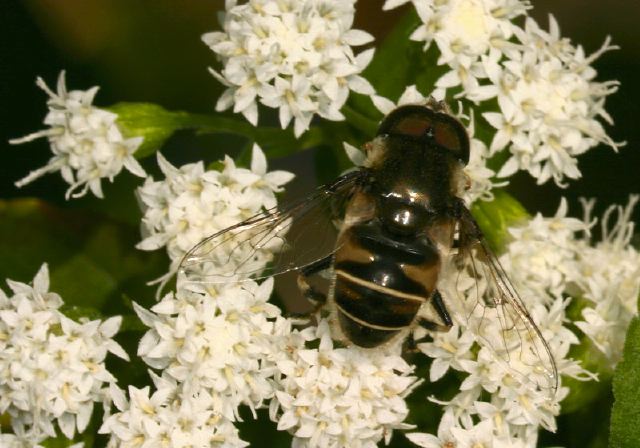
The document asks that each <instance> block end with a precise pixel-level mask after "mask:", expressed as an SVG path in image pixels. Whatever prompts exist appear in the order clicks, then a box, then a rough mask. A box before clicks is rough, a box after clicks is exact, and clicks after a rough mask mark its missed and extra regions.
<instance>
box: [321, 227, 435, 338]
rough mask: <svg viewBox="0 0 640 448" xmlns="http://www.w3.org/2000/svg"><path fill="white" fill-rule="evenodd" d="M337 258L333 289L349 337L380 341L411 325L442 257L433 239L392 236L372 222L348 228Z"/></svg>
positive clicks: (343, 329) (342, 326)
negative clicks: (405, 238) (405, 239)
mask: <svg viewBox="0 0 640 448" xmlns="http://www.w3.org/2000/svg"><path fill="white" fill-rule="evenodd" d="M339 246H340V249H339V250H338V251H337V252H336V258H335V275H336V280H335V288H334V292H333V297H334V303H335V305H336V308H337V311H338V316H339V321H340V326H341V328H342V331H343V332H344V333H345V336H346V337H347V338H348V339H349V340H350V341H351V342H353V343H354V344H356V345H359V346H362V347H375V346H377V345H380V344H382V343H384V342H386V341H388V340H389V339H391V338H392V337H393V336H395V335H396V334H397V333H398V332H399V331H400V330H402V329H404V328H407V327H408V326H409V325H411V323H412V322H413V320H414V319H415V317H416V314H417V313H418V310H419V309H420V307H421V306H422V304H423V303H424V302H425V301H426V300H428V299H429V297H430V296H431V294H432V293H433V291H434V289H435V287H436V282H437V278H438V273H439V271H440V256H439V254H438V251H437V249H436V248H435V247H434V245H433V244H432V243H431V241H430V240H429V239H428V237H426V236H423V237H421V238H415V237H414V238H410V239H408V240H407V241H403V240H402V239H398V238H395V239H394V238H393V237H390V236H389V235H388V234H386V232H384V231H383V230H382V229H381V226H380V224H379V221H377V220H372V221H370V222H368V223H365V224H359V225H356V226H353V227H351V228H349V229H347V230H346V231H345V232H344V233H343V234H342V235H341V237H340V241H339Z"/></svg>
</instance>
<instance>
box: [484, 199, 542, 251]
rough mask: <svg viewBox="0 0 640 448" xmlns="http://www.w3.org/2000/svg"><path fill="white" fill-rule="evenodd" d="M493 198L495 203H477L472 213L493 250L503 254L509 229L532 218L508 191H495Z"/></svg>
mask: <svg viewBox="0 0 640 448" xmlns="http://www.w3.org/2000/svg"><path fill="white" fill-rule="evenodd" d="M493 196H494V199H493V201H476V202H475V203H474V204H473V206H472V207H471V213H472V214H473V217H474V218H475V219H476V221H477V223H478V225H479V226H480V229H482V232H483V233H484V236H485V238H486V240H487V242H488V243H489V245H490V246H491V248H492V249H493V250H494V251H496V252H501V251H502V250H503V249H504V246H505V245H506V244H507V243H508V241H509V232H508V229H509V227H512V226H515V225H518V224H520V223H522V222H523V221H526V220H527V219H529V218H530V217H531V216H530V215H529V213H528V212H527V210H526V209H525V208H524V207H523V206H522V204H520V202H518V201H517V200H516V199H515V198H514V197H513V196H511V195H510V194H509V193H507V192H506V191H504V190H495V191H494V192H493Z"/></svg>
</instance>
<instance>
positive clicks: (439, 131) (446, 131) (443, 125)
mask: <svg viewBox="0 0 640 448" xmlns="http://www.w3.org/2000/svg"><path fill="white" fill-rule="evenodd" d="M431 133H432V135H433V141H434V143H435V144H436V145H438V146H439V147H441V148H442V149H445V150H447V151H449V152H451V153H453V155H454V156H455V158H456V159H458V160H460V161H461V162H462V163H463V164H465V165H466V164H467V163H469V136H468V135H467V131H466V130H465V129H464V127H463V126H462V124H460V122H459V121H458V120H456V119H455V118H453V117H451V116H449V115H444V114H439V116H438V121H437V122H436V123H435V125H434V127H433V129H432V130H431Z"/></svg>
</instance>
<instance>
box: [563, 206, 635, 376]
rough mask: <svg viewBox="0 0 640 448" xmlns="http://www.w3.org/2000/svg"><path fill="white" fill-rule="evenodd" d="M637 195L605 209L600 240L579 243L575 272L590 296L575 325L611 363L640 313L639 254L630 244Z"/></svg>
mask: <svg viewBox="0 0 640 448" xmlns="http://www.w3.org/2000/svg"><path fill="white" fill-rule="evenodd" d="M638 199H639V197H638V196H637V195H633V196H631V197H630V199H629V202H628V204H627V206H626V207H621V206H612V207H609V208H608V209H607V211H606V212H605V213H604V215H603V217H602V220H601V228H602V241H600V242H598V243H596V244H595V245H593V246H592V245H591V244H589V241H588V240H585V241H582V242H581V244H580V247H579V260H578V272H577V273H576V276H575V277H574V281H575V283H576V285H577V286H578V287H579V289H580V290H581V292H582V294H581V295H582V297H583V298H584V299H586V300H587V301H588V304H587V306H586V307H585V309H584V310H583V311H582V316H583V318H584V321H581V322H576V325H577V326H578V328H580V330H582V331H583V332H584V333H585V334H586V335H587V336H588V337H589V338H590V339H591V340H592V341H593V343H594V344H595V345H596V347H598V349H600V351H602V353H604V355H605V356H606V357H607V359H608V360H609V362H610V367H611V368H613V367H615V365H616V364H617V363H618V361H620V359H621V357H622V348H623V346H624V339H625V335H626V331H627V328H628V327H629V323H630V322H631V319H632V318H633V316H635V315H637V313H638V308H637V307H638V305H637V303H638V302H637V300H638V296H639V295H640V253H639V252H638V251H637V250H636V249H635V248H634V247H633V246H632V245H631V238H632V237H633V232H634V228H635V226H634V223H633V222H632V221H631V215H632V213H633V210H634V208H635V206H636V204H637V203H638ZM593 205H594V202H593V201H591V202H586V203H585V204H584V206H585V218H584V219H585V225H588V224H592V218H591V211H592V208H593ZM616 215H617V216H616ZM614 217H617V220H616V221H615V222H614V223H613V224H612V223H611V220H612V218H614Z"/></svg>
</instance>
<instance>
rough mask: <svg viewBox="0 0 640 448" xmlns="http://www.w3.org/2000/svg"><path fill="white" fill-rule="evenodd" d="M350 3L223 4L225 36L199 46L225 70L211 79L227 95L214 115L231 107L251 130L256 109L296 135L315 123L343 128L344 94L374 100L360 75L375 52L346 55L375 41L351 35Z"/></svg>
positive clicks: (262, 0)
mask: <svg viewBox="0 0 640 448" xmlns="http://www.w3.org/2000/svg"><path fill="white" fill-rule="evenodd" d="M354 3H355V0H344V1H338V0H299V1H291V0H284V1H280V0H278V1H276V0H252V1H250V2H247V3H242V4H238V3H237V2H236V1H229V2H227V4H226V14H225V15H224V21H223V23H222V28H223V31H219V32H212V33H207V34H205V35H203V36H202V39H203V40H204V42H205V43H206V44H207V45H208V46H209V47H210V48H211V50H213V51H214V52H215V53H216V55H217V56H218V58H219V59H220V60H221V62H222V64H223V66H224V68H223V69H222V71H221V72H220V73H218V72H216V71H214V70H211V73H212V74H213V75H214V76H215V77H216V79H218V80H219V81H220V82H221V83H222V84H224V85H225V86H226V87H227V90H226V91H225V92H224V93H223V95H222V96H221V97H220V99H219V100H218V103H217V105H216V109H217V110H219V111H220V110H225V109H228V108H230V107H231V106H233V110H234V112H240V113H242V114H243V115H244V116H245V118H246V119H247V120H248V121H249V122H251V123H252V124H254V125H256V124H257V122H258V107H257V101H258V100H259V101H260V102H261V103H263V104H265V105H267V106H269V107H273V108H277V109H279V113H280V125H281V126H282V128H285V127H287V126H288V124H289V123H290V121H291V120H292V119H293V120H294V132H295V134H296V136H299V135H301V134H302V133H303V132H304V131H305V130H306V129H308V128H309V123H310V121H311V119H312V118H313V116H314V115H316V114H318V115H320V116H321V117H323V118H326V119H329V120H343V119H344V117H343V116H342V114H341V113H340V109H341V108H342V106H343V105H344V103H345V101H346V100H347V97H348V95H349V91H350V90H353V91H355V92H358V93H363V94H372V93H373V88H372V87H371V85H370V84H369V82H368V81H366V80H365V79H364V78H362V77H361V76H360V73H361V72H362V70H364V68H365V67H366V66H367V65H368V64H369V61H370V60H371V58H372V57H373V50H366V51H363V52H362V53H360V54H359V55H357V56H356V55H354V53H353V50H352V48H351V47H353V46H360V45H365V44H367V43H369V42H371V41H372V40H373V37H372V36H371V35H369V34H368V33H365V32H364V31H360V30H354V29H351V25H352V23H353V16H354V10H355V9H354Z"/></svg>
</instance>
